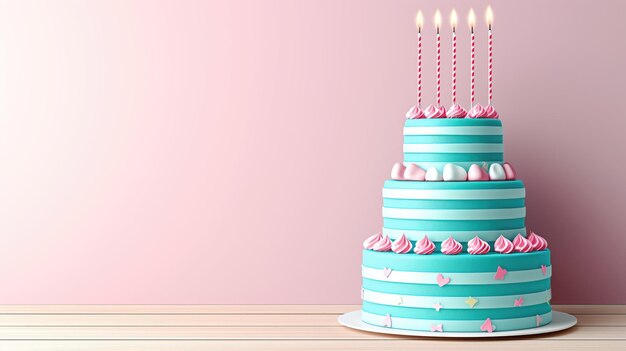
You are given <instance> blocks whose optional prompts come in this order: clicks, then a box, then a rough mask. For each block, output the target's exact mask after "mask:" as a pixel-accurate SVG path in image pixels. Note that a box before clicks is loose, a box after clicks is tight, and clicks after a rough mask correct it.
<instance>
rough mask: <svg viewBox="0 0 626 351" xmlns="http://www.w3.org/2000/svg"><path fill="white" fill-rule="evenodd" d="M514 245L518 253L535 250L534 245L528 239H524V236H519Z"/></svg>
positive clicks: (514, 240)
mask: <svg viewBox="0 0 626 351" xmlns="http://www.w3.org/2000/svg"><path fill="white" fill-rule="evenodd" d="M513 245H514V246H515V251H517V252H531V251H532V250H533V244H531V243H530V241H528V239H526V238H524V237H523V236H522V234H517V236H516V237H515V239H513Z"/></svg>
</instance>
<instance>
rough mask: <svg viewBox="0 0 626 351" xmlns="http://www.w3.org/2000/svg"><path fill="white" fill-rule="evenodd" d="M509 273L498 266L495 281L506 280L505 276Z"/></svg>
mask: <svg viewBox="0 0 626 351" xmlns="http://www.w3.org/2000/svg"><path fill="white" fill-rule="evenodd" d="M507 273H508V271H507V270H506V269H504V268H502V267H500V266H498V270H497V271H496V275H495V276H494V277H493V279H495V280H504V276H505V275H506V274H507Z"/></svg>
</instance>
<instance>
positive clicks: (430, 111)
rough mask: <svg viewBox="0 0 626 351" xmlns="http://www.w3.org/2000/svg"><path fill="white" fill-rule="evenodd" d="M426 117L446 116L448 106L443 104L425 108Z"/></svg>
mask: <svg viewBox="0 0 626 351" xmlns="http://www.w3.org/2000/svg"><path fill="white" fill-rule="evenodd" d="M424 115H425V116H426V118H445V117H446V108H445V107H443V106H435V105H430V106H428V107H426V110H424Z"/></svg>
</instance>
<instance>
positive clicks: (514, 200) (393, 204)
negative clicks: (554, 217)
mask: <svg viewBox="0 0 626 351" xmlns="http://www.w3.org/2000/svg"><path fill="white" fill-rule="evenodd" d="M525 197H526V191H525V188H524V183H522V181H520V180H512V181H488V182H411V181H396V180H387V181H386V182H385V185H384V188H383V234H385V235H387V236H389V238H390V239H394V240H395V239H397V238H399V237H400V236H401V235H402V234H405V235H406V237H407V238H408V239H409V240H410V241H419V240H421V239H422V238H423V237H424V235H428V238H429V239H430V240H432V241H433V242H434V243H435V244H436V245H438V244H439V243H441V242H442V241H444V240H446V239H447V238H449V237H452V238H454V239H455V240H457V241H459V242H460V243H462V244H464V246H465V244H466V243H467V242H468V241H469V240H471V239H472V238H474V237H475V236H478V237H479V238H481V239H482V240H484V241H487V242H488V243H489V244H493V242H494V241H495V240H496V239H497V238H498V237H499V236H500V235H503V236H504V237H506V238H507V239H509V240H513V239H514V238H515V236H516V235H517V234H519V233H521V234H525V233H526V228H525V224H524V222H525V219H526V207H525Z"/></svg>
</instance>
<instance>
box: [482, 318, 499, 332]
mask: <svg viewBox="0 0 626 351" xmlns="http://www.w3.org/2000/svg"><path fill="white" fill-rule="evenodd" d="M494 329H496V328H495V327H494V325H493V324H491V318H487V320H486V321H485V323H483V325H481V326H480V330H482V331H486V332H487V333H492V332H493V330H494Z"/></svg>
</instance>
